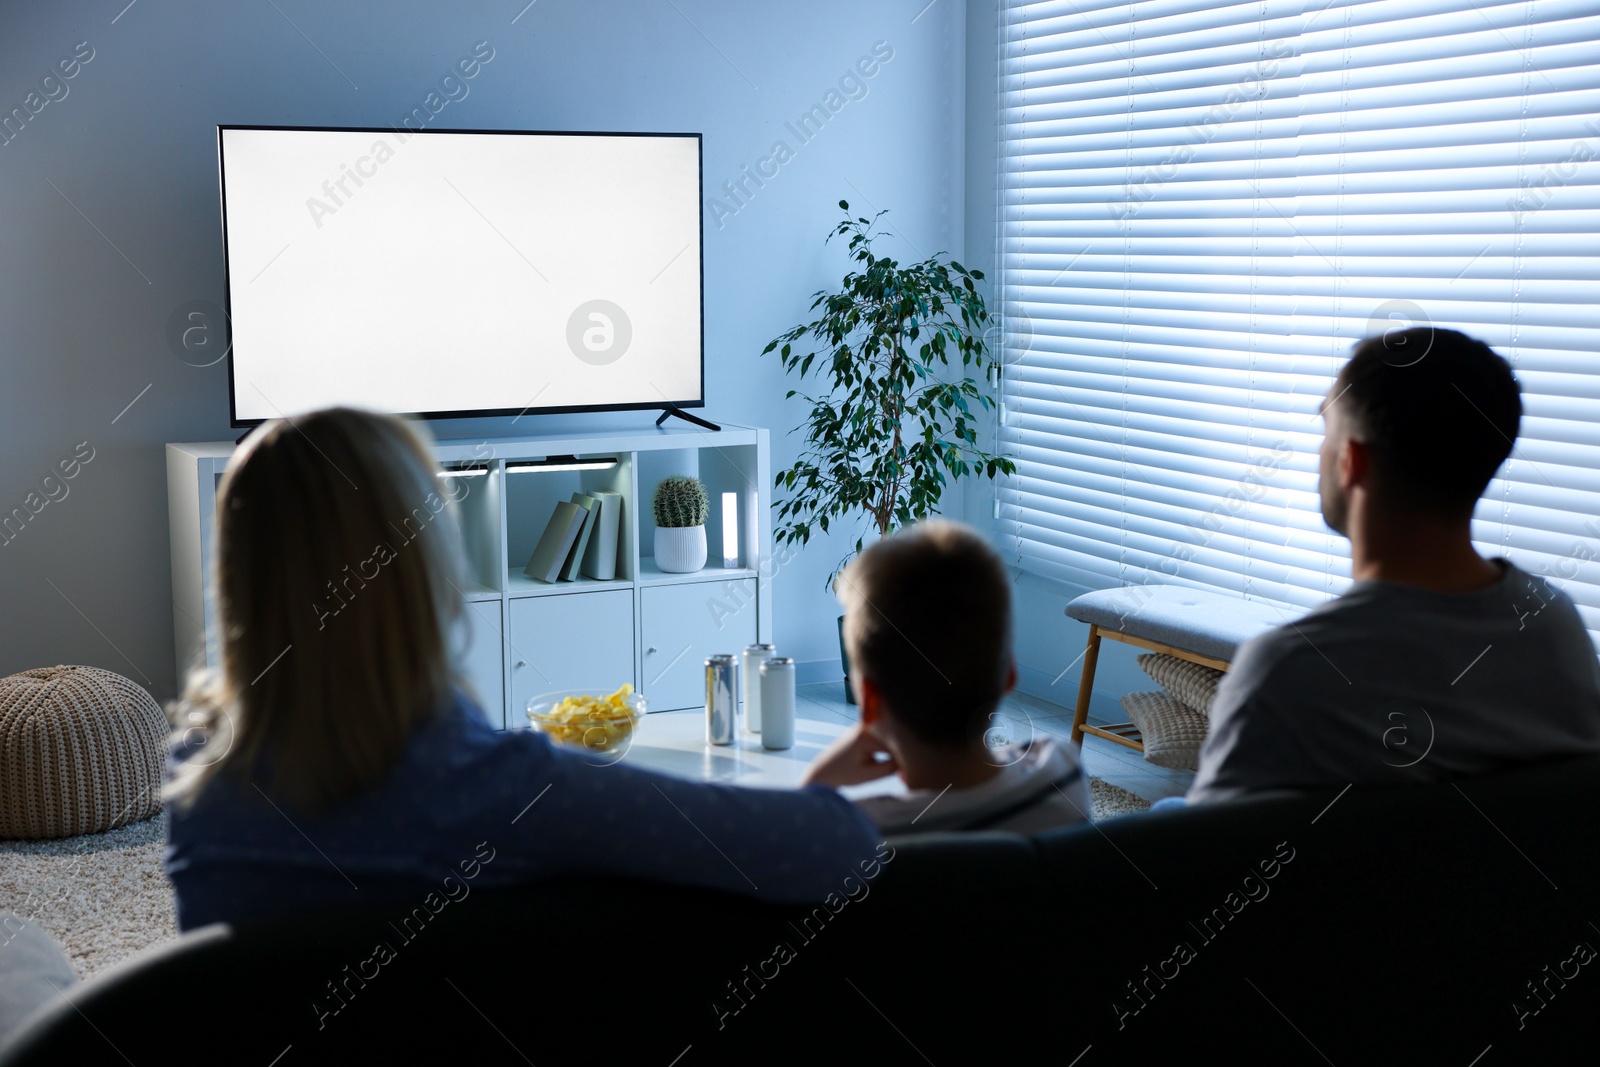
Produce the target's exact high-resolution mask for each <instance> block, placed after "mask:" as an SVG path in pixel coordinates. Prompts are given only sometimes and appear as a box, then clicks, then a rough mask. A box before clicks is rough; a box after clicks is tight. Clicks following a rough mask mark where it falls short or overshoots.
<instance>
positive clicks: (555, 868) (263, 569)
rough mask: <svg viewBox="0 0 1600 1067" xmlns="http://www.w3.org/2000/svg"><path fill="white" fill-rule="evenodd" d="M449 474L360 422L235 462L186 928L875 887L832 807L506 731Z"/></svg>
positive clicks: (182, 880)
mask: <svg viewBox="0 0 1600 1067" xmlns="http://www.w3.org/2000/svg"><path fill="white" fill-rule="evenodd" d="M436 471H437V466H436V464H435V462H434V460H433V458H432V456H431V453H430V448H429V445H428V444H427V442H426V441H425V440H424V439H423V437H422V436H421V432H420V431H419V430H417V429H415V428H414V427H413V426H412V425H411V424H408V423H406V422H404V421H402V420H400V419H397V418H392V417H389V416H383V415H374V414H370V413H366V412H361V411H355V410H351V409H347V408H335V409H331V410H327V411H321V412H317V413H314V414H311V415H307V416H304V417H302V418H296V419H294V420H290V421H280V422H276V423H271V424H268V425H266V426H263V427H261V428H260V429H258V430H257V431H256V432H255V433H253V434H251V436H250V438H249V439H248V440H247V441H246V442H245V443H244V445H243V447H242V448H241V449H240V450H239V452H238V453H237V454H236V455H235V457H234V460H233V463H232V465H231V466H230V467H229V468H228V473H227V475H226V476H225V477H224V478H223V481H222V485H221V488H220V490H219V492H218V503H217V525H216V530H217V552H216V560H217V571H216V574H215V576H214V585H213V589H214V594H215V598H216V615H217V630H218V636H219V638H220V640H221V645H222V650H221V651H222V655H221V668H220V670H219V671H217V672H215V673H214V674H197V675H196V676H194V677H193V678H192V679H191V681H190V684H189V686H188V689H187V691H186V692H185V695H184V698H183V701H182V702H181V704H180V707H179V709H178V710H179V713H180V716H181V722H182V724H183V727H184V732H183V733H182V734H181V735H180V736H179V738H178V739H177V743H176V744H175V754H174V761H173V768H172V774H171V779H170V782H169V786H168V796H169V799H170V801H171V822H170V831H169V835H170V838H169V845H168V848H167V854H166V868H167V873H168V875H169V876H170V878H171V879H172V882H173V885H174V886H175V887H176V889H177V898H178V922H179V925H180V926H181V927H182V928H184V929H190V928H193V927H195V926H199V925H203V924H205V923H210V922H217V921H227V922H235V923H237V922H245V921H252V920H257V919H263V918H268V917H271V916H275V915H284V914H292V913H296V912H305V911H309V910H313V909H319V908H332V907H341V906H349V905H355V904H367V903H373V902H379V901H386V900H389V899H394V898H403V899H412V898H415V899H424V898H425V896H426V895H427V894H429V893H433V894H435V895H437V894H439V893H440V892H441V891H442V892H444V893H445V894H447V895H452V896H453V895H455V894H456V893H462V894H464V893H465V892H467V891H469V890H470V889H471V888H481V887H483V886H486V885H506V884H512V883H517V882H524V881H529V880H533V879H540V878H547V877H557V876H621V877H631V878H646V879H656V880H659V881H662V882H672V883H678V884H686V885H697V886H704V887H708V888H713V889H720V890H725V891H730V892H735V893H744V894H748V895H751V896H757V897H762V898H767V899H771V900H778V901H810V900H821V899H823V898H824V897H825V896H827V894H829V893H830V892H834V891H836V890H837V889H838V887H839V886H840V885H841V884H842V882H843V879H844V878H845V876H846V875H849V874H852V873H854V872H855V871H856V870H857V869H858V868H859V869H865V868H864V867H860V865H862V864H864V863H866V862H867V861H869V860H870V858H871V857H872V855H873V853H874V843H875V841H876V840H877V839H878V837H879V835H877V834H876V833H875V831H874V830H873V829H872V827H871V824H870V823H869V822H868V821H867V820H866V819H865V818H864V817H863V816H861V815H860V814H858V813H857V812H856V810H855V808H854V807H853V806H852V805H851V804H850V803H849V802H848V801H846V800H844V799H843V798H842V797H840V796H839V795H838V794H837V793H835V792H834V791H833V790H832V789H830V788H827V787H824V786H814V787H808V788H806V789H803V790H800V791H796V792H788V791H777V790H758V789H744V788H739V787H733V786H722V785H712V784H707V783H700V782H690V781H686V780H682V779H677V778H672V777H668V776H664V775H658V774H654V773H650V772H647V771H643V770H639V769H636V768H633V767H631V766H628V765H627V764H625V763H624V764H616V765H611V766H593V765H591V764H590V763H588V762H587V761H585V760H584V759H582V758H581V757H580V756H578V755H577V754H576V753H572V752H568V751H565V750H563V749H561V748H559V747H556V746H552V744H551V743H550V742H549V741H548V739H546V738H545V737H544V736H543V735H541V734H539V733H537V732H533V731H525V730H518V731H508V732H500V731H498V730H496V729H494V728H493V727H491V726H490V725H489V724H488V722H487V721H486V720H485V719H484V717H483V714H482V712H481V711H480V709H479V708H478V707H477V706H476V705H475V703H474V702H473V700H472V698H471V697H470V696H469V695H468V694H467V693H466V692H464V691H463V689H462V688H461V687H460V686H459V684H458V683H457V680H456V678H455V674H454V672H453V670H452V665H451V656H450V647H449V646H450V642H449V634H450V632H451V626H452V623H453V622H454V620H455V619H456V617H457V616H458V614H459V613H460V612H461V610H462V604H461V596H460V593H459V591H458V586H459V580H458V579H457V577H456V568H457V566H458V562H457V561H458V549H457V544H456V538H457V536H458V535H457V532H456V530H455V528H454V525H453V521H452V519H451V517H450V514H449V512H448V511H447V510H446V509H445V507H444V503H443V500H442V499H441V497H440V496H439V493H440V487H439V484H438V481H437V479H436V477H435V475H436ZM334 607H337V610H334ZM447 879H448V880H447ZM469 883H470V885H469ZM452 886H454V887H457V888H456V889H454V890H452V888H451V887H452ZM441 899H442V898H441Z"/></svg>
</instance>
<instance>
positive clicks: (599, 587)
mask: <svg viewBox="0 0 1600 1067" xmlns="http://www.w3.org/2000/svg"><path fill="white" fill-rule="evenodd" d="M234 449H235V445H234V444H233V443H232V442H227V441H220V442H209V443H201V444H169V445H167V503H168V520H169V525H170V531H171V542H172V602H173V625H174V629H175V638H176V648H177V657H178V671H179V675H180V677H181V676H182V675H183V673H184V672H185V671H186V670H187V669H189V668H190V667H192V666H195V665H196V664H199V663H202V662H203V663H204V664H205V665H207V666H211V667H215V666H217V665H218V664H219V662H220V657H219V654H218V652H219V650H218V647H217V642H216V637H215V633H216V620H215V615H214V613H213V609H212V604H211V600H210V596H209V589H208V588H207V582H208V579H209V575H210V567H211V549H212V546H211V538H212V529H213V516H214V515H215V512H216V495H217V487H218V485H219V483H220V482H221V479H222V475H223V472H224V471H225V470H226V469H227V465H228V462H229V460H230V458H231V457H232V455H233V452H234ZM768 449H769V446H768V435H767V431H766V430H764V429H758V428H755V427H748V426H733V425H727V424H724V428H723V430H722V431H721V432H719V433H708V432H706V431H704V430H699V429H696V428H694V427H678V426H675V425H667V426H662V427H658V428H646V429H639V430H620V431H613V432H584V433H569V434H547V435H532V436H527V437H506V438H494V439H490V440H460V441H449V440H445V441H440V442H438V444H437V445H436V449H435V451H436V452H437V454H438V456H439V461H440V463H441V464H442V465H443V466H444V467H445V468H446V471H445V475H444V476H443V477H441V479H440V489H441V492H440V494H439V497H440V501H442V502H443V506H444V507H445V508H446V510H448V511H449V513H450V514H451V515H453V516H454V518H455V520H456V523H457V525H458V526H459V527H460V530H461V542H462V549H463V556H464V573H463V579H464V581H463V582H462V584H461V586H460V588H461V593H462V596H463V599H464V600H465V601H466V606H465V610H464V612H463V617H462V619H461V622H460V624H459V627H458V632H457V633H456V634H455V644H456V647H457V650H458V653H459V659H458V661H459V664H460V666H461V670H462V675H463V677H464V678H465V680H466V681H467V682H468V684H469V685H470V686H471V687H472V688H473V690H474V691H475V692H476V695H477V696H478V698H479V699H480V701H481V702H482V703H483V705H484V708H485V711H486V713H487V714H488V715H489V717H490V719H491V720H492V721H494V722H496V723H498V724H501V725H503V726H505V727H507V728H516V727H525V726H527V719H526V716H525V714H524V709H525V707H526V705H527V702H528V700H529V699H530V698H532V697H534V696H537V695H539V694H542V693H546V692H551V691H554V690H558V689H590V690H596V691H598V690H606V691H609V690H611V689H615V688H616V687H617V686H619V685H621V684H622V683H624V682H631V683H632V684H633V686H634V687H635V688H636V689H637V690H639V691H640V692H641V693H643V694H644V695H645V697H646V699H648V700H649V702H650V709H651V710H652V711H670V710H676V709H681V708H688V707H695V706H698V705H699V704H700V703H701V702H702V701H703V700H704V678H703V670H702V663H703V660H704V659H705V657H706V656H708V655H711V654H713V653H716V652H737V651H738V650H739V649H741V648H743V647H744V646H745V645H747V644H751V643H753V642H755V641H758V640H759V641H771V640H772V639H773V635H772V603H771V591H770V589H771V583H770V573H771V572H770V567H765V566H762V565H761V564H762V563H763V561H767V560H770V559H771V530H770V520H769V515H770V503H771V500H770V489H769V486H770V485H771V477H770V473H769V466H770V455H769V450H768ZM552 456H574V457H576V458H578V459H580V460H615V463H614V464H613V465H611V466H608V467H605V468H601V469H594V470H583V471H571V470H550V471H544V470H539V469H537V468H531V469H530V468H526V467H522V468H520V469H519V468H518V467H517V465H518V464H521V463H525V462H526V461H529V460H540V459H546V458H549V457H552ZM463 464H472V465H475V466H476V467H477V468H478V469H479V470H480V471H482V473H477V474H474V475H470V476H469V475H452V474H451V473H450V472H449V468H451V467H454V466H459V465H463ZM484 468H487V470H483V469H484ZM669 474H691V475H694V476H696V477H698V478H700V480H701V481H703V482H705V483H706V489H707V491H708V493H709V495H710V498H711V515H710V517H709V518H708V519H707V522H706V533H707V540H708V545H709V548H710V553H709V554H710V556H711V559H712V561H713V562H715V563H719V564H720V561H721V553H722V543H721V531H722V510H721V509H722V494H723V493H725V492H733V493H736V494H737V499H738V508H739V515H738V526H739V546H738V548H739V560H738V562H739V564H740V565H739V566H737V567H733V568H724V567H722V566H720V565H714V566H707V567H705V568H704V569H702V570H699V571H695V572H693V573H690V574H669V573H667V572H665V571H662V570H661V569H660V568H659V567H657V566H656V564H655V559H654V558H653V556H652V551H653V544H654V539H655V538H654V535H655V525H654V522H653V520H652V516H651V513H650V499H651V496H652V495H653V494H654V491H655V486H656V483H658V482H659V481H661V479H662V478H664V477H666V476H667V475H669ZM597 489H609V490H612V491H614V492H616V493H619V494H620V495H621V497H622V517H621V525H620V527H619V529H618V535H617V568H616V574H617V577H616V578H615V579H612V580H609V581H602V580H597V579H593V578H589V577H585V576H580V577H579V578H578V579H577V580H576V581H571V582H555V583H546V582H540V581H537V580H535V579H532V578H529V577H527V576H526V575H525V574H524V573H523V567H524V566H525V565H526V564H527V561H528V557H529V555H531V554H532V552H533V548H534V545H536V544H537V543H538V539H539V536H540V534H542V533H543V531H544V527H545V523H546V522H547V521H548V520H549V518H550V515H551V513H552V512H553V511H554V509H555V505H556V503H557V502H558V501H563V500H570V499H571V498H572V494H573V493H576V492H583V491H593V490H597ZM435 506H436V507H437V506H439V504H438V503H437V502H436V504H435ZM380 580H381V579H380ZM307 610H311V609H310V608H309V607H308V609H307Z"/></svg>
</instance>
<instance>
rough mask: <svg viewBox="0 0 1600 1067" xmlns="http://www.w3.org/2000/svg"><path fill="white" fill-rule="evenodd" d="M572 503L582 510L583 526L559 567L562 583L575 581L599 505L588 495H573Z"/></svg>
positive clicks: (592, 530)
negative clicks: (565, 559)
mask: <svg viewBox="0 0 1600 1067" xmlns="http://www.w3.org/2000/svg"><path fill="white" fill-rule="evenodd" d="M572 502H573V503H574V504H576V505H578V506H579V507H580V508H582V509H583V526H582V528H581V529H579V530H578V539H577V540H576V541H574V542H572V548H571V550H570V551H568V552H567V561H566V562H565V563H563V564H562V565H561V580H562V581H563V582H571V581H575V580H576V579H577V577H578V568H579V567H580V566H582V564H583V550H584V549H586V548H588V547H589V535H590V534H592V533H593V532H594V520H595V516H596V514H597V513H598V512H599V511H600V505H599V504H598V503H596V502H595V499H594V497H592V496H590V495H589V494H588V493H573V494H572Z"/></svg>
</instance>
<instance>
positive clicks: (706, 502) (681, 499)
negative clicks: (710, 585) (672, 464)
mask: <svg viewBox="0 0 1600 1067" xmlns="http://www.w3.org/2000/svg"><path fill="white" fill-rule="evenodd" d="M650 503H651V510H652V511H654V512H655V518H656V543H655V548H656V566H657V567H660V568H661V569H662V570H664V571H668V572H670V573H673V574H687V573H688V572H690V571H697V570H699V569H700V568H701V567H704V566H705V565H706V515H707V514H708V513H709V512H710V510H711V501H710V499H709V498H708V497H707V495H706V487H705V486H704V485H703V484H702V483H701V481H700V479H698V478H691V477H689V476H688V475H684V474H672V475H668V476H667V477H665V478H663V479H661V481H660V482H658V483H656V492H655V496H654V497H653V498H652V499H651V502H650Z"/></svg>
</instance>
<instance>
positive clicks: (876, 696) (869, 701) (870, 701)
mask: <svg viewBox="0 0 1600 1067" xmlns="http://www.w3.org/2000/svg"><path fill="white" fill-rule="evenodd" d="M851 681H852V683H853V684H854V685H855V687H856V704H857V705H858V706H859V707H860V708H861V721H862V722H863V723H864V724H866V725H867V726H871V725H873V724H874V723H876V722H877V721H878V717H879V716H880V715H881V714H882V713H883V694H882V693H880V692H879V691H878V685H877V683H876V682H874V681H873V680H872V679H871V678H868V677H867V676H866V675H864V674H857V675H856V676H855V677H854V678H853V679H851Z"/></svg>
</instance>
